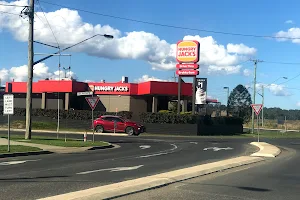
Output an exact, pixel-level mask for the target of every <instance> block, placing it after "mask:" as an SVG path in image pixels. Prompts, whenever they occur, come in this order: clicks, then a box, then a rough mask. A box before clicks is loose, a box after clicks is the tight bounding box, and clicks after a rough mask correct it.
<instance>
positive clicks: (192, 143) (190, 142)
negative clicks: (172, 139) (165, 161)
mask: <svg viewBox="0 0 300 200" xmlns="http://www.w3.org/2000/svg"><path fill="white" fill-rule="evenodd" d="M190 143H191V144H198V142H190Z"/></svg>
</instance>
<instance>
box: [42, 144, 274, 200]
mask: <svg viewBox="0 0 300 200" xmlns="http://www.w3.org/2000/svg"><path fill="white" fill-rule="evenodd" d="M252 145H253V144H252ZM255 146H257V147H259V149H260V150H259V152H261V154H260V157H255V156H241V157H237V158H232V159H227V160H223V161H218V162H213V163H208V164H203V165H198V166H194V167H189V168H184V169H180V170H175V171H170V172H166V173H161V174H157V175H153V176H147V177H143V178H138V179H134V180H129V181H123V182H119V183H114V184H109V185H105V186H100V187H95V188H90V189H86V190H81V191H76V192H71V193H67V194H62V195H56V196H52V197H47V198H43V200H66V199H68V200H75V199H76V200H78V199H80V200H81V199H82V200H83V199H85V200H86V199H88V200H96V199H109V198H115V197H120V196H124V195H128V194H133V193H137V192H140V191H145V190H148V189H153V188H156V187H162V186H166V185H168V184H172V183H176V182H179V181H183V180H187V179H191V178H195V177H198V176H202V175H206V174H211V173H215V172H219V171H223V170H226V169H231V168H235V167H239V166H243V165H249V164H253V163H257V162H261V161H264V158H262V157H264V156H266V157H276V156H277V155H278V154H279V153H280V151H279V153H278V148H277V147H274V146H273V145H270V144H267V143H258V144H256V145H255ZM257 153H258V152H257Z"/></svg>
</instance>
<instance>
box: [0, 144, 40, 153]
mask: <svg viewBox="0 0 300 200" xmlns="http://www.w3.org/2000/svg"><path fill="white" fill-rule="evenodd" d="M34 151H41V149H39V148H37V147H28V146H22V145H11V146H10V152H8V151H7V145H0V154H4V153H23V152H34Z"/></svg>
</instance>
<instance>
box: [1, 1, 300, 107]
mask: <svg viewBox="0 0 300 200" xmlns="http://www.w3.org/2000/svg"><path fill="white" fill-rule="evenodd" d="M7 2H13V3H16V1H7V0H6V1H0V4H1V3H7ZM45 2H50V3H57V1H54V0H47V1H45ZM45 2H44V1H40V4H41V5H42V8H43V11H45V13H46V18H47V20H48V21H49V23H50V26H51V27H52V29H53V30H54V34H55V36H56V37H57V39H58V41H59V43H60V45H61V46H67V45H68V44H73V43H76V42H77V41H80V40H82V39H85V38H86V37H89V36H91V34H92V33H98V32H99V31H100V32H101V33H104V32H105V31H106V32H105V33H108V34H114V36H115V37H116V39H114V41H104V40H105V39H104V38H98V39H97V40H95V41H90V42H88V43H86V44H84V45H81V46H80V47H78V48H75V49H74V50H73V51H68V52H65V53H69V54H72V60H71V68H72V69H71V70H72V72H73V73H75V75H76V77H77V78H78V79H79V80H82V81H84V80H93V81H100V80H101V79H105V80H106V81H107V82H115V81H119V80H120V79H121V76H122V75H125V76H128V77H129V81H130V82H134V81H143V80H144V81H146V80H149V79H150V80H151V79H154V80H156V79H162V80H170V79H172V77H173V76H174V72H175V69H174V68H175V63H172V62H173V61H172V59H173V57H172V56H171V55H170V54H171V53H170V52H172V48H174V46H172V44H175V43H176V42H177V41H178V40H182V39H183V38H185V36H189V37H190V38H191V37H193V38H196V39H197V38H198V39H199V40H200V43H201V47H200V49H201V51H203V52H202V54H201V57H200V68H201V73H200V75H199V77H207V78H208V94H209V95H210V96H212V97H214V98H218V99H219V100H220V101H222V102H225V100H226V92H225V91H224V90H223V87H224V86H228V87H230V89H233V88H234V87H235V86H236V85H238V84H244V85H251V87H253V86H252V85H253V83H252V81H253V63H252V62H246V60H247V59H249V58H257V59H260V60H263V61H268V62H263V63H259V64H258V68H257V81H258V83H261V84H271V83H273V85H265V86H266V89H265V106H267V107H281V108H286V109H298V108H299V105H300V104H299V102H300V98H299V97H300V84H299V79H300V77H299V78H298V77H297V78H294V79H292V78H293V77H295V76H296V75H297V74H299V73H300V67H299V66H297V65H283V64H276V63H271V62H290V63H300V56H299V55H298V54H299V44H300V40H294V41H289V40H287V41H278V40H277V39H270V38H257V37H243V36H236V35H224V34H216V33H209V32H203V31H195V30H186V29H174V28H168V27H163V26H155V25H149V24H143V23H137V22H133V21H126V20H121V19H115V18H110V17H105V16H100V15H93V14H90V13H85V12H81V11H78V14H77V13H74V9H64V10H60V11H58V10H59V9H61V8H64V7H63V6H54V5H50V4H47V3H45ZM87 2H88V4H87ZM218 2H219V3H216V1H210V2H209V1H206V2H199V1H196V0H190V1H189V2H188V3H186V2H185V3H184V4H183V3H182V1H177V0H164V1H156V0H153V1H151V2H150V1H147V2H146V1H140V0H127V1H123V0H111V1H96V0H89V1H85V4H84V5H83V2H82V1H80V0H72V1H71V0H60V1H59V3H58V4H61V5H65V6H68V7H74V8H80V9H84V10H88V11H92V12H98V13H102V14H107V15H113V16H118V17H125V18H130V19H136V20H142V21H149V22H153V23H159V24H168V25H173V26H180V27H189V28H193V29H202V30H203V29H205V30H213V31H221V32H232V33H242V34H249V35H266V36H275V35H276V34H277V36H284V37H294V38H300V29H299V27H300V17H299V11H298V8H299V6H300V5H299V4H300V3H299V2H298V1H296V0H294V1H276V3H274V1H270V0H266V1H258V0H253V1H242V2H241V1H237V0H228V1H226V2H225V1H218ZM26 3H27V1H26V0H21V1H19V2H17V4H18V5H24V4H26ZM8 9H9V10H8ZM20 10H22V8H11V7H4V6H1V5H0V30H1V31H0V44H1V45H0V70H1V71H0V77H1V79H2V82H4V81H6V80H11V79H12V78H14V79H15V80H26V66H25V65H26V64H27V43H26V39H27V32H26V31H27V21H26V19H25V21H24V20H21V19H20V18H19V17H18V16H15V15H11V14H8V13H3V12H9V13H18V12H19V11H20ZM1 11H2V13H1ZM36 11H37V16H38V17H37V16H36V19H35V21H36V27H35V29H36V34H37V35H36V39H37V40H39V41H41V42H45V43H48V44H53V45H55V44H56V42H55V39H54V37H53V35H52V33H51V30H50V28H49V27H48V26H47V24H46V23H47V22H46V21H47V20H46V19H45V18H44V16H43V13H42V12H41V10H40V8H39V4H38V3H37V8H36ZM1 20H2V21H1ZM288 20H291V21H288ZM84 23H88V24H89V25H84ZM97 24H100V25H101V26H103V25H108V27H101V28H99V29H97V28H95V26H96V25H97ZM280 31H282V32H281V33H279V32H280ZM126 33H129V35H127V34H126ZM187 38H188V37H186V38H185V39H187ZM228 44H233V48H231V50H230V49H229V47H228V46H227V45H228ZM241 44H243V45H244V46H241ZM223 51H225V52H223ZM35 52H38V53H53V52H55V49H51V48H48V47H43V46H41V45H38V44H35ZM222 56H224V57H222ZM38 58H40V56H36V57H35V60H37V59H38ZM165 59H166V60H171V61H172V62H171V63H164V60H165ZM240 63H242V64H241V65H239V64H240ZM61 64H62V67H68V66H69V65H70V59H69V57H62V58H61ZM153 68H155V70H153ZM57 69H58V57H53V58H51V59H48V60H47V61H45V62H44V63H43V64H42V65H40V66H38V68H37V69H36V72H35V73H36V77H37V78H39V77H42V78H44V77H45V76H55V75H57V72H56V71H57ZM245 70H246V71H245ZM283 76H284V77H287V78H288V79H287V80H284V79H279V78H280V77H283ZM276 79H279V80H277V81H276V82H275V83H274V82H273V81H274V80H276ZM186 81H190V79H186ZM286 81H288V82H286ZM282 82H286V83H284V84H280V83H282ZM290 88H294V89H290ZM250 90H251V89H250ZM251 91H252V90H251ZM257 96H258V97H257V102H261V98H260V97H259V95H257Z"/></svg>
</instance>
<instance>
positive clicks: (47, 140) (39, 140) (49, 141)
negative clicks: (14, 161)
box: [0, 135, 109, 147]
mask: <svg viewBox="0 0 300 200" xmlns="http://www.w3.org/2000/svg"><path fill="white" fill-rule="evenodd" d="M0 137H2V138H7V135H0ZM11 140H14V141H19V142H28V143H35V144H46V145H52V146H60V147H92V146H107V145H109V143H107V142H104V141H95V142H94V143H93V142H92V141H87V142H83V140H76V139H68V138H67V141H66V142H65V139H64V138H59V139H56V138H54V137H44V136H32V138H31V140H25V139H24V136H21V135H12V136H11Z"/></svg>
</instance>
